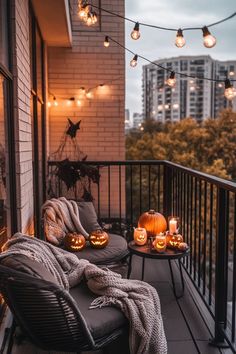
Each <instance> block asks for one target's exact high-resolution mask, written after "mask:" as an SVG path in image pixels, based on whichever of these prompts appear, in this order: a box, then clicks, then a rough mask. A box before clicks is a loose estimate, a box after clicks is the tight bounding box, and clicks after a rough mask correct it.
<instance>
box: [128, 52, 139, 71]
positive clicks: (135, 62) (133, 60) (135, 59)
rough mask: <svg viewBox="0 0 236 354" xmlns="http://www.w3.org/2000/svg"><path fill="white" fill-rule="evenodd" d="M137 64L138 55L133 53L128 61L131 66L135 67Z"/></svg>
mask: <svg viewBox="0 0 236 354" xmlns="http://www.w3.org/2000/svg"><path fill="white" fill-rule="evenodd" d="M137 64H138V56H137V54H135V56H134V57H133V59H132V60H131V61H130V66H131V67H132V68H135V66H136V65H137Z"/></svg>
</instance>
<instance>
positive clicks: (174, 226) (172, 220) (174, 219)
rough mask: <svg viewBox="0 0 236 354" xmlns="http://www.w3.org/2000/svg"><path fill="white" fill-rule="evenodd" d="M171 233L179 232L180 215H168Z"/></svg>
mask: <svg viewBox="0 0 236 354" xmlns="http://www.w3.org/2000/svg"><path fill="white" fill-rule="evenodd" d="M168 225H169V233H170V234H171V235H175V234H178V233H179V231H180V220H179V217H178V216H169V217H168Z"/></svg>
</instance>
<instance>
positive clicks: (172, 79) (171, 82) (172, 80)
mask: <svg viewBox="0 0 236 354" xmlns="http://www.w3.org/2000/svg"><path fill="white" fill-rule="evenodd" d="M166 84H167V85H168V86H170V87H174V86H175V84H176V77H175V72H174V71H171V73H170V77H169V78H168V79H167V80H166Z"/></svg>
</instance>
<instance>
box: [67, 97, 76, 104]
mask: <svg viewBox="0 0 236 354" xmlns="http://www.w3.org/2000/svg"><path fill="white" fill-rule="evenodd" d="M74 100H75V98H74V97H70V98H69V99H68V100H67V101H66V104H67V106H71V105H72V102H74Z"/></svg>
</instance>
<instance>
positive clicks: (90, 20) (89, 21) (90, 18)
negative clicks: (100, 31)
mask: <svg viewBox="0 0 236 354" xmlns="http://www.w3.org/2000/svg"><path fill="white" fill-rule="evenodd" d="M86 23H87V25H88V26H91V25H92V24H93V16H92V14H91V13H90V12H89V13H88V16H87V20H86Z"/></svg>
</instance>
